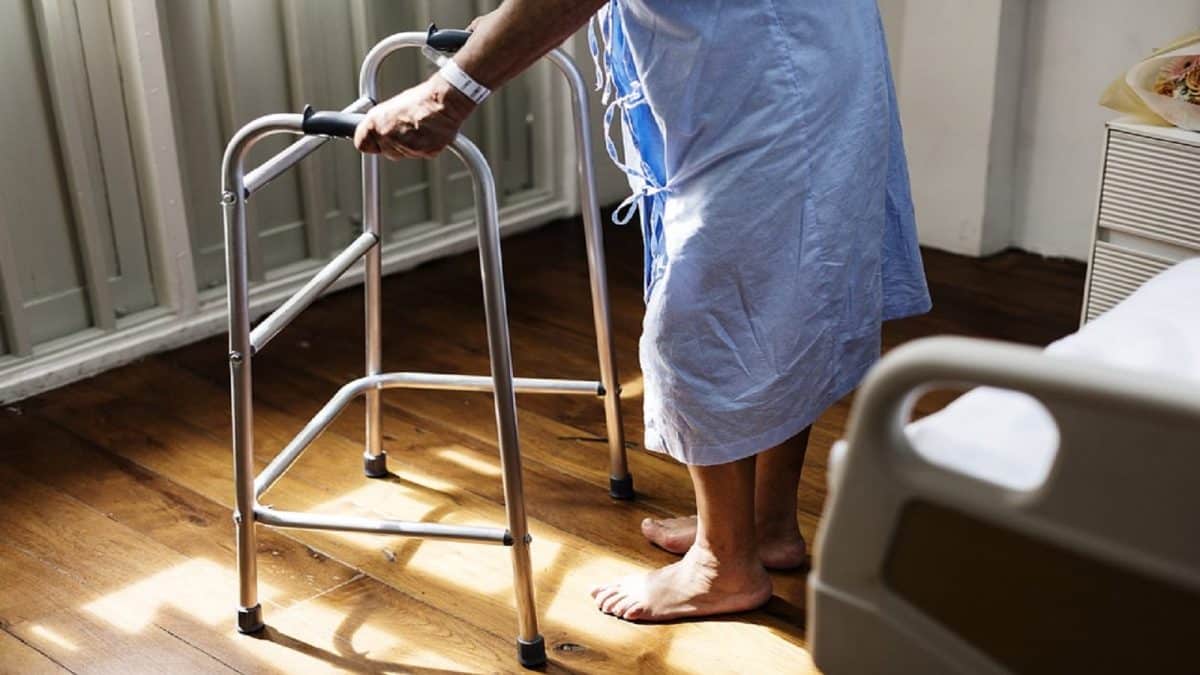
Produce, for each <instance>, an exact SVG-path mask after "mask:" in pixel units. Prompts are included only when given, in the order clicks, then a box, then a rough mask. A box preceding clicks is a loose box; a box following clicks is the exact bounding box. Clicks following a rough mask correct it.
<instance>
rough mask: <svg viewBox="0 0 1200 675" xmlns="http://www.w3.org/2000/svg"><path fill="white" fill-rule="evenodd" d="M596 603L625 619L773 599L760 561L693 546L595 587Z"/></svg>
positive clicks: (717, 610) (663, 617) (706, 611)
mask: <svg viewBox="0 0 1200 675" xmlns="http://www.w3.org/2000/svg"><path fill="white" fill-rule="evenodd" d="M592 598H593V599H594V600H595V601H596V607H597V608H599V609H600V611H602V612H604V613H605V614H611V615H613V616H615V617H618V618H621V619H625V620H626V621H671V620H673V619H682V618H697V617H702V616H713V615H716V614H732V613H734V612H746V611H749V610H752V609H757V608H758V607H761V606H762V605H763V604H764V603H766V602H767V600H769V599H770V598H771V577H770V576H768V575H767V571H766V570H765V569H763V568H762V566H761V565H759V564H755V563H751V564H744V563H743V564H740V565H739V564H729V563H721V562H719V561H718V560H717V559H716V558H715V557H714V556H713V555H712V553H710V552H709V551H707V550H702V549H700V548H699V547H692V549H691V550H689V551H688V552H687V554H685V555H684V556H683V559H682V560H680V561H679V562H677V563H674V564H671V565H668V566H666V567H663V568H661V569H657V570H654V571H653V572H649V573H647V574H643V575H635V576H630V577H626V578H625V579H622V580H620V581H617V582H615V583H611V584H605V585H602V586H597V587H595V588H593V589H592Z"/></svg>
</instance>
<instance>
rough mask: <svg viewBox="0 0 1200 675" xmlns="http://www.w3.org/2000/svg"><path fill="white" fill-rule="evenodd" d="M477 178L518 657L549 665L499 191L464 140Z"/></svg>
mask: <svg viewBox="0 0 1200 675" xmlns="http://www.w3.org/2000/svg"><path fill="white" fill-rule="evenodd" d="M454 147H455V150H456V152H458V153H459V156H460V157H461V158H462V159H463V161H464V162H466V163H467V165H468V166H469V167H470V168H471V170H472V173H473V174H474V178H475V205H476V219H477V221H478V225H479V259H480V267H481V270H482V273H483V307H484V316H485V318H486V321H487V335H488V352H489V355H490V357H491V364H492V382H493V386H494V391H495V402H496V430H497V435H498V437H499V444H500V468H501V471H502V474H503V480H504V511H505V515H506V516H507V519H508V531H509V534H510V535H511V536H512V566H513V590H514V592H515V593H516V600H517V628H518V633H517V657H518V659H519V660H520V662H521V665H522V666H525V667H526V668H536V667H538V666H541V665H543V664H544V663H546V643H545V640H543V639H542V636H541V634H540V633H539V632H538V619H537V605H536V602H535V600H534V593H533V565H532V562H531V561H530V557H529V543H530V536H529V528H528V524H527V522H526V516H525V492H524V486H523V481H522V475H521V449H520V445H519V444H518V434H517V399H516V392H515V390H514V389H513V374H512V350H511V346H510V343H509V336H508V308H507V307H506V305H505V298H504V271H503V268H502V266H501V261H500V223H499V215H498V213H497V212H498V208H497V206H496V186H495V182H494V181H493V179H492V177H491V172H490V171H489V170H488V168H487V161H486V160H485V159H484V158H483V155H482V154H480V153H479V150H478V148H475V147H474V146H473V145H470V144H469V142H467V141H466V140H465V139H463V138H462V137H460V138H459V140H458V142H457V143H456V145H455V146H454Z"/></svg>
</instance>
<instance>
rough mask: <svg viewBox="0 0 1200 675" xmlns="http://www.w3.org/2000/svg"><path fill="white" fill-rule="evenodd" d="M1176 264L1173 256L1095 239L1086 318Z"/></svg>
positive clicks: (1110, 305)
mask: <svg viewBox="0 0 1200 675" xmlns="http://www.w3.org/2000/svg"><path fill="white" fill-rule="evenodd" d="M1174 264H1175V261H1174V260H1169V259H1167V258H1160V257H1158V256H1156V255H1151V254H1148V253H1143V252H1141V251H1135V250H1133V249H1129V248H1125V247H1123V246H1117V245H1115V244H1110V243H1108V242H1105V241H1098V242H1096V250H1095V252H1094V253H1093V257H1092V279H1091V284H1090V285H1089V286H1088V298H1087V320H1088V321H1091V320H1092V319H1095V318H1096V317H1098V316H1100V315H1101V314H1103V313H1105V312H1107V311H1108V310H1110V309H1112V308H1113V307H1115V306H1116V305H1117V303H1119V302H1121V301H1122V300H1124V299H1125V298H1127V297H1129V296H1130V295H1132V294H1133V292H1134V291H1136V290H1137V289H1138V288H1140V287H1141V286H1142V284H1144V283H1146V282H1147V281H1149V280H1150V279H1152V278H1154V277H1155V276H1158V274H1159V273H1160V272H1162V271H1164V270H1166V269H1167V268H1168V267H1171V266H1172V265H1174Z"/></svg>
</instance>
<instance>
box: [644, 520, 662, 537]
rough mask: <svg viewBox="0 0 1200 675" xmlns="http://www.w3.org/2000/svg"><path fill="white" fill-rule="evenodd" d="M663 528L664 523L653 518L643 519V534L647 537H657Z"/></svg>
mask: <svg viewBox="0 0 1200 675" xmlns="http://www.w3.org/2000/svg"><path fill="white" fill-rule="evenodd" d="M661 529H662V523H661V522H659V521H657V520H655V519H653V518H644V519H643V520H642V535H643V536H645V537H646V538H647V539H653V538H654V537H657V536H658V534H659V531H660V530H661Z"/></svg>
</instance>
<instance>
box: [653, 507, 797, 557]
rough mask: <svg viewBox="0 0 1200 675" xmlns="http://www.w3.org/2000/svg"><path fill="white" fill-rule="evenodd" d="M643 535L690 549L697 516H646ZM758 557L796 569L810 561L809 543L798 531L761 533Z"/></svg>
mask: <svg viewBox="0 0 1200 675" xmlns="http://www.w3.org/2000/svg"><path fill="white" fill-rule="evenodd" d="M642 535H643V536H645V537H646V539H648V540H650V543H651V544H654V545H655V546H657V547H659V548H661V549H663V550H664V551H668V552H670V553H674V554H676V555H683V554H684V553H687V552H688V550H689V549H690V548H691V547H692V544H693V543H694V542H695V541H696V516H687V517H685V518H663V519H655V518H646V519H645V520H643V521H642ZM758 557H759V559H760V560H761V561H762V564H763V566H764V567H766V568H767V569H770V570H794V569H796V568H799V567H803V566H804V565H805V564H806V563H807V562H808V545H807V544H805V542H804V537H802V536H800V532H799V531H789V532H788V533H786V534H779V535H766V536H762V537H760V541H759V544H758Z"/></svg>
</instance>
